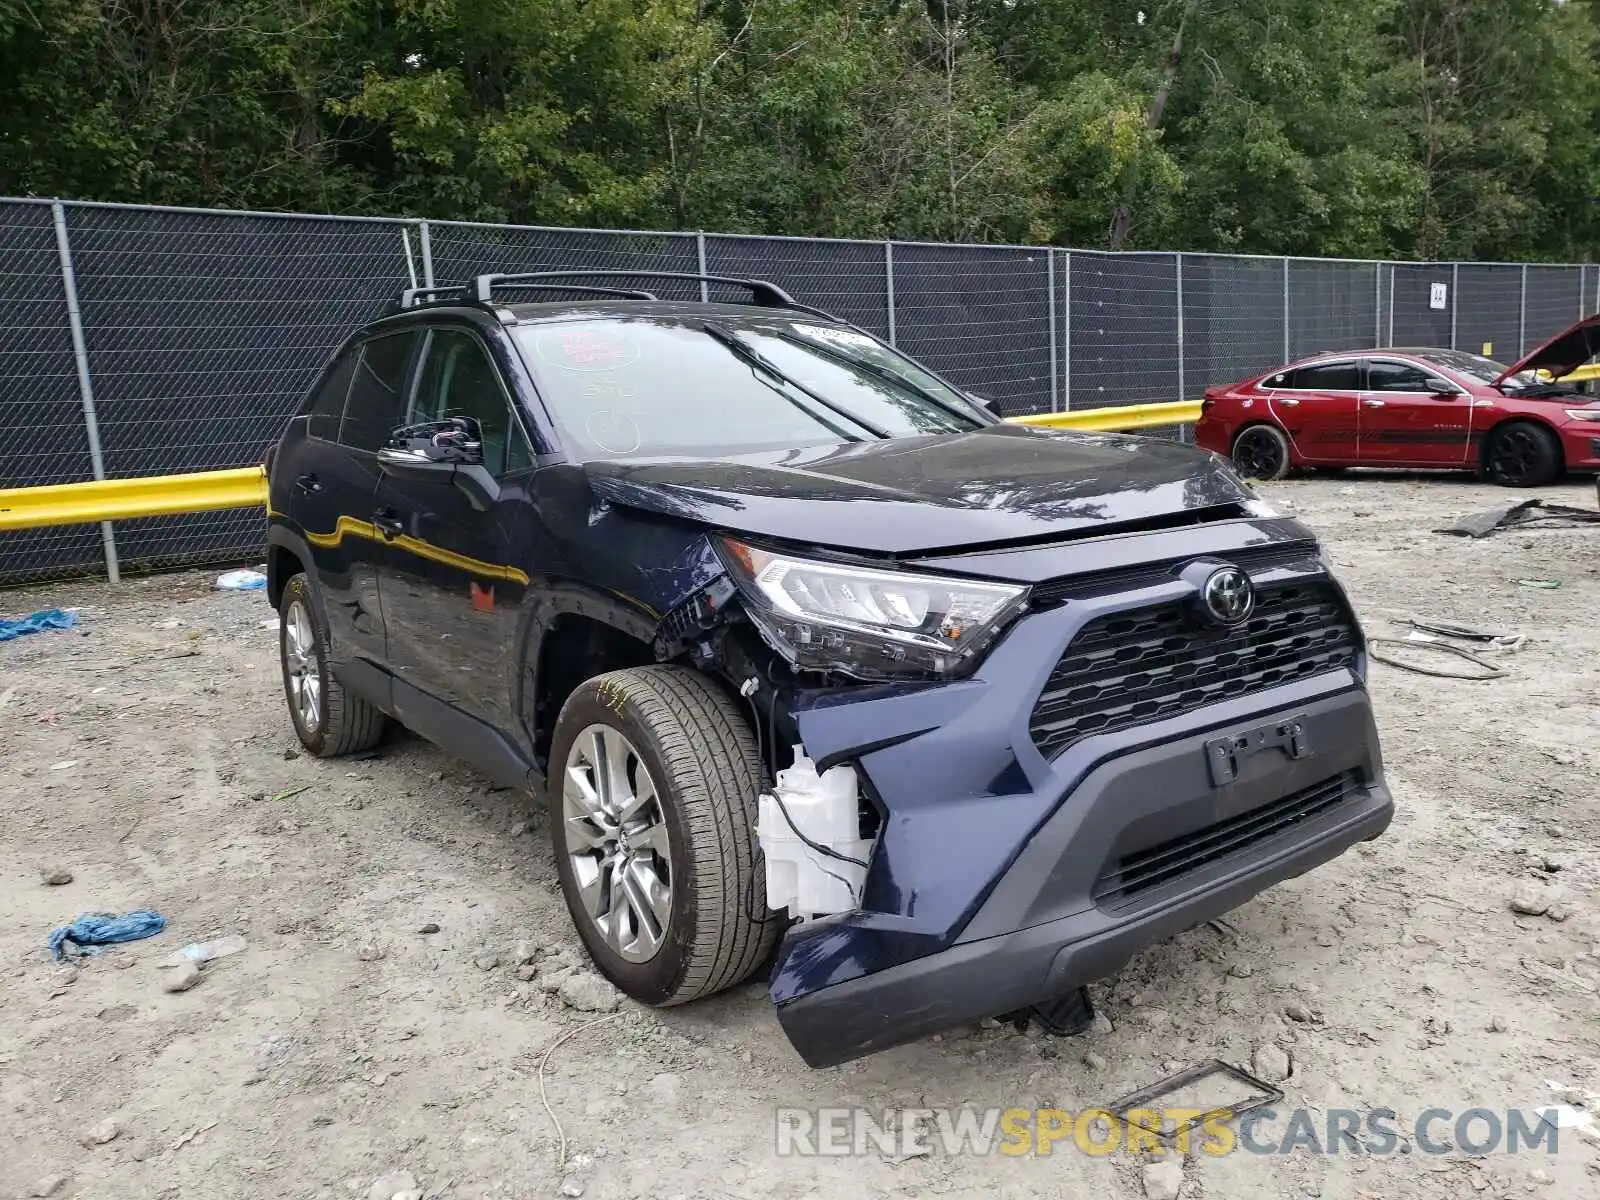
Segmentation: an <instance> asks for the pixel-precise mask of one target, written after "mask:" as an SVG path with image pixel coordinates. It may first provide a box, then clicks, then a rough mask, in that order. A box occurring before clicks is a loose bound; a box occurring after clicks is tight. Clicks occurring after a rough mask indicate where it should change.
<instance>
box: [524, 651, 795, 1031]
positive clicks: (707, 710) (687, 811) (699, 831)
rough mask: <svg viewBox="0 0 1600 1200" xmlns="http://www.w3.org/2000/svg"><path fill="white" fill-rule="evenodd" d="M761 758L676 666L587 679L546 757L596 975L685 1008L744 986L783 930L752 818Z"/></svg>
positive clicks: (739, 726) (730, 705) (645, 997)
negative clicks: (769, 897) (771, 905)
mask: <svg viewBox="0 0 1600 1200" xmlns="http://www.w3.org/2000/svg"><path fill="white" fill-rule="evenodd" d="M761 779H762V770H761V761H760V757H759V755H758V753H757V750H756V744H755V739H754V738H753V737H752V736H751V733H750V727H749V725H748V724H746V723H745V721H744V720H743V719H742V718H741V715H740V713H739V711H738V709H737V708H736V707H735V704H734V701H733V699H732V698H731V697H730V696H728V694H727V693H726V692H724V691H723V690H722V689H721V688H719V687H717V685H716V684H714V683H713V682H712V681H710V680H709V679H707V678H706V677H704V676H703V675H700V674H698V673H696V672H694V671H691V670H687V669H685V668H681V667H671V666H657V667H639V668H633V669H630V670H625V671H613V672H611V673H610V674H607V675H601V676H598V677H597V678H594V679H591V680H589V681H588V682H587V683H584V684H582V685H580V686H579V687H578V689H577V690H576V691H574V692H573V693H572V695H571V696H570V697H568V699H567V702H566V704H565V705H564V706H563V707H562V709H561V716H560V718H559V719H558V720H557V722H556V728H555V732H554V737H553V738H552V744H551V749H550V780H549V805H550V825H551V830H552V836H553V841H554V843H555V852H556V870H557V872H558V874H559V875H560V877H561V889H562V892H563V893H564V895H565V897H566V901H567V908H568V910H569V911H570V912H571V914H572V919H573V922H574V923H575V924H576V926H577V928H578V934H579V936H580V937H581V938H582V939H583V943H584V946H585V947H586V948H587V949H588V951H589V956H590V957H591V958H592V959H593V960H594V963H595V965H596V966H597V967H598V968H599V969H600V972H601V973H602V974H603V975H605V976H606V978H608V979H609V980H611V982H612V983H614V984H616V985H617V986H618V987H619V988H621V989H622V990H623V991H624V992H626V993H627V994H628V995H629V996H632V997H633V998H634V999H636V1000H639V1001H642V1002H643V1003H646V1004H653V1005H671V1004H682V1003H684V1002H685V1001H689V1000H694V999H696V998H698V997H700V996H705V995H709V994H710V993H712V992H716V991H720V990H722V989H723V988H727V987H732V986H733V985H734V984H736V983H738V982H739V981H740V980H742V979H744V978H745V977H747V976H748V975H749V974H750V973H751V972H752V971H753V970H755V969H756V967H757V966H759V965H760V964H761V962H762V961H763V960H764V959H765V958H766V957H767V955H768V954H769V953H770V952H771V949H772V946H773V944H774V942H776V940H777V937H778V933H779V930H780V927H781V921H780V919H779V918H778V917H777V916H776V915H775V914H771V913H769V912H768V910H767V906H766V886H765V881H764V880H763V879H761V878H760V877H759V875H758V870H757V868H758V865H759V857H758V853H757V843H756V835H755V822H754V815H755V811H756V797H757V795H758V794H759V792H760V790H761Z"/></svg>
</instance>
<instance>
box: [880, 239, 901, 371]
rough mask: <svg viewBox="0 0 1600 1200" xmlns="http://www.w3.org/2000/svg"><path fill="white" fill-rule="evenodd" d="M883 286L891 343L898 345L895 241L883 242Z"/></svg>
mask: <svg viewBox="0 0 1600 1200" xmlns="http://www.w3.org/2000/svg"><path fill="white" fill-rule="evenodd" d="M883 286H884V294H885V296H886V298H887V302H888V309H889V345H891V346H896V345H898V344H899V343H898V342H896V341H895V328H894V243H893V242H885V243H884V244H883Z"/></svg>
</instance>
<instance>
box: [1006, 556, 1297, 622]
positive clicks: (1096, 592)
mask: <svg viewBox="0 0 1600 1200" xmlns="http://www.w3.org/2000/svg"><path fill="white" fill-rule="evenodd" d="M1224 557H1225V558H1226V559H1227V561H1228V562H1230V563H1232V564H1233V565H1234V566H1236V567H1239V568H1240V569H1242V570H1245V571H1249V572H1251V573H1252V574H1260V573H1261V572H1263V571H1270V570H1272V569H1274V568H1276V567H1296V568H1299V569H1301V570H1305V571H1314V570H1316V568H1317V547H1316V543H1315V542H1275V543H1273V544H1271V545H1267V546H1249V547H1246V548H1245V549H1243V550H1234V551H1231V552H1229V553H1228V554H1226V555H1224ZM1193 561H1194V556H1193V555H1188V556H1186V557H1184V558H1173V559H1167V560H1165V561H1162V562H1152V563H1145V564H1144V565H1143V566H1139V567H1134V568H1132V569H1129V568H1127V567H1117V568H1114V569H1112V570H1109V571H1089V572H1085V573H1084V574H1081V575H1067V576H1064V577H1062V578H1060V579H1050V580H1046V581H1045V582H1044V583H1036V584H1034V585H1033V588H1032V590H1030V591H1029V593H1028V601H1029V603H1031V604H1032V605H1033V607H1034V608H1053V607H1054V606H1055V605H1057V604H1065V603H1066V602H1067V601H1068V600H1086V599H1089V598H1090V597H1092V596H1106V595H1110V594H1112V593H1114V592H1131V591H1133V590H1135V589H1136V588H1144V587H1153V586H1155V585H1156V584H1159V583H1171V582H1172V581H1173V579H1175V578H1176V577H1177V574H1178V571H1179V570H1180V569H1181V568H1183V567H1185V566H1187V565H1188V564H1189V563H1191V562H1193Z"/></svg>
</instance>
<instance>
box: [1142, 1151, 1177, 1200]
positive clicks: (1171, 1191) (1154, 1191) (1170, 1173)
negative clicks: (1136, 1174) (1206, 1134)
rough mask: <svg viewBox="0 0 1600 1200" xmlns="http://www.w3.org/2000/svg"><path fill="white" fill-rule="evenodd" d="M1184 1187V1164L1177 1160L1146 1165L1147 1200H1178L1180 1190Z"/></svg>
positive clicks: (1145, 1189)
mask: <svg viewBox="0 0 1600 1200" xmlns="http://www.w3.org/2000/svg"><path fill="white" fill-rule="evenodd" d="M1182 1186H1183V1164H1182V1163H1181V1162H1179V1161H1178V1160H1177V1159H1175V1158H1164V1159H1162V1160H1161V1161H1160V1162H1153V1163H1147V1164H1145V1168H1144V1194H1145V1197H1146V1200H1178V1189H1179V1188H1181V1187H1182Z"/></svg>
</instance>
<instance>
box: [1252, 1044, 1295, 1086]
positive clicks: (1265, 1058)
mask: <svg viewBox="0 0 1600 1200" xmlns="http://www.w3.org/2000/svg"><path fill="white" fill-rule="evenodd" d="M1250 1065H1251V1066H1252V1067H1253V1068H1255V1073H1256V1074H1257V1075H1259V1076H1261V1078H1262V1079H1265V1080H1266V1081H1267V1082H1268V1083H1282V1082H1283V1081H1284V1080H1285V1079H1287V1078H1289V1070H1290V1064H1289V1052H1288V1051H1287V1050H1285V1049H1284V1048H1283V1047H1282V1046H1280V1045H1278V1044H1277V1043H1276V1042H1265V1043H1263V1044H1262V1045H1260V1046H1257V1047H1256V1052H1255V1055H1254V1056H1253V1057H1252V1058H1251V1060H1250Z"/></svg>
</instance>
